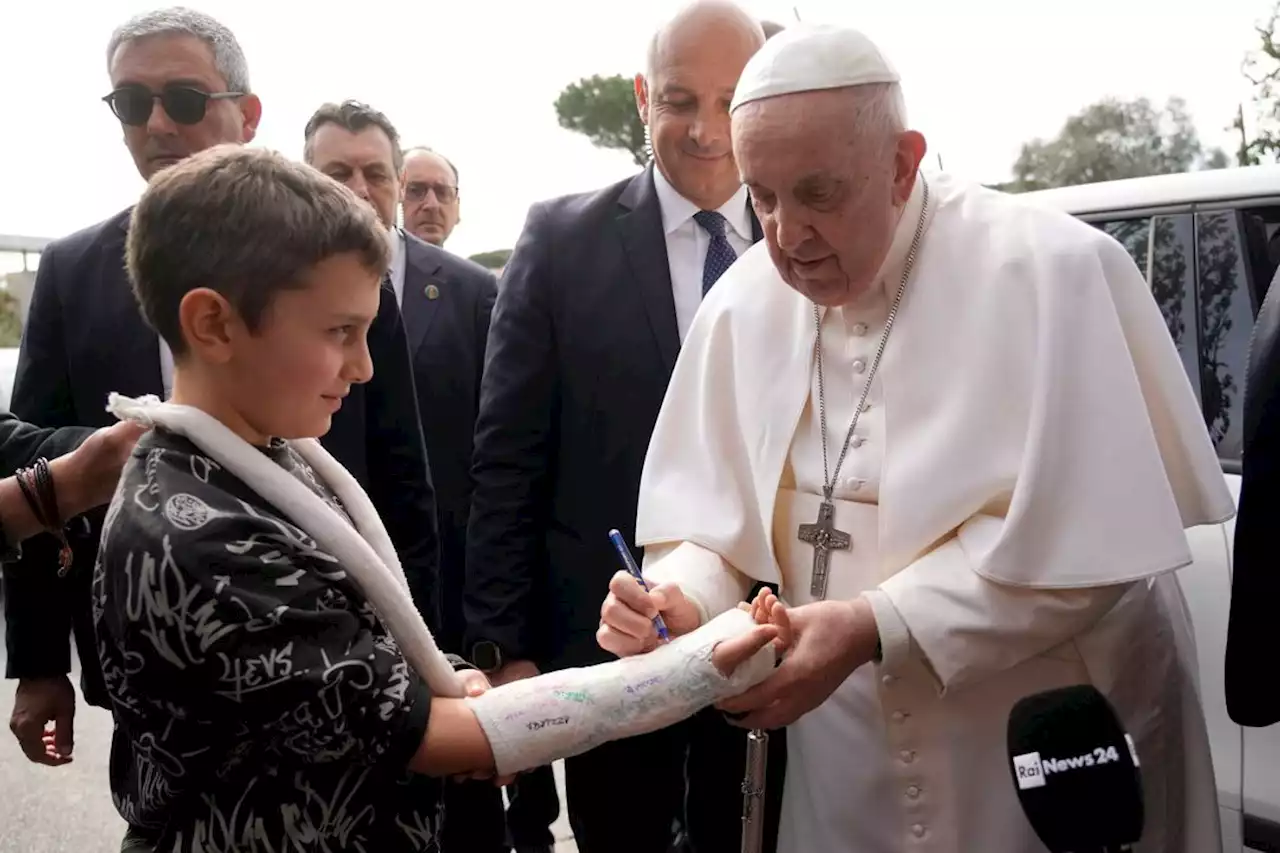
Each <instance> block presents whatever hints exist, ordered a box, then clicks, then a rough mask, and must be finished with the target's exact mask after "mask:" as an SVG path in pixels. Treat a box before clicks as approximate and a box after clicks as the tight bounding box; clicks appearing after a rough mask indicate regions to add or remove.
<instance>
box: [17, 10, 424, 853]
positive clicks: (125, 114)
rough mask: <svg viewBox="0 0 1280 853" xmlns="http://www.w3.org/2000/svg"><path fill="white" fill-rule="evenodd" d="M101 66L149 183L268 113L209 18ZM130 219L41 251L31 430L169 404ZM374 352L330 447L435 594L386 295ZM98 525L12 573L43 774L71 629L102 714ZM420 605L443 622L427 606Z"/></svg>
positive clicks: (146, 26)
mask: <svg viewBox="0 0 1280 853" xmlns="http://www.w3.org/2000/svg"><path fill="white" fill-rule="evenodd" d="M107 65H108V71H109V73H110V77H111V85H112V91H111V93H110V94H109V95H107V96H106V98H105V99H104V100H105V101H106V102H107V104H108V105H109V106H110V108H111V110H112V112H113V113H114V114H115V116H116V117H117V118H118V119H119V120H120V122H121V126H122V129H123V131H124V140H125V145H126V146H127V147H128V149H129V151H130V153H131V154H132V155H133V159H134V162H135V164H136V165H137V168H138V171H139V173H140V174H141V175H142V177H143V178H147V179H149V178H150V177H151V176H152V175H154V174H156V173H157V172H159V171H160V170H162V169H164V168H166V167H167V166H170V165H172V164H174V163H177V162H179V161H180V160H182V159H183V158H185V157H188V156H190V155H192V154H195V153H197V152H199V151H202V150H204V149H206V148H210V147H212V146H214V145H218V144H223V143H235V144H242V143H246V142H249V141H250V140H252V139H253V137H254V134H255V132H256V129H257V126H258V121H259V119H260V117H261V115H262V104H261V102H260V101H259V100H258V98H257V96H256V95H254V94H252V91H251V89H250V88H249V79H248V69H247V64H246V62H245V58H244V54H243V52H242V51H241V49H240V45H239V44H238V42H237V41H236V38H235V36H234V35H233V34H232V33H231V32H230V31H229V30H228V29H227V28H226V27H224V26H222V25H221V24H220V23H218V22H217V21H216V20H214V19H213V18H210V17H209V16H207V15H204V14H202V13H199V12H195V11H192V10H189V9H184V8H173V9H165V10H160V11H154V12H148V13H144V14H142V15H139V16H137V17H135V18H133V19H132V20H130V21H129V22H127V23H126V24H124V25H123V26H121V27H120V28H119V29H117V30H116V31H115V33H114V34H113V35H112V37H111V39H110V42H109V46H108V50H107ZM130 213H131V211H130V210H125V211H122V212H121V213H118V214H116V215H115V216H113V217H111V218H110V219H108V220H106V221H105V222H102V223H99V224H97V225H94V226H92V227H90V228H87V229H85V230H83V231H80V232H78V233H76V234H72V235H71V236H69V237H65V238H63V239H61V240H57V241H54V242H53V243H51V244H50V245H49V246H48V248H47V249H46V250H45V252H44V253H43V254H42V256H41V263H40V269H39V271H38V273H37V276H36V283H35V288H34V292H33V294H32V298H31V307H30V311H29V314H28V318H27V324H26V328H25V330H24V334H23V338H22V347H21V353H20V355H19V358H18V369H17V374H16V376H15V379H14V389H13V396H12V404H11V405H12V410H13V412H14V413H15V414H16V415H18V416H19V417H21V418H23V419H24V420H27V421H30V422H33V423H36V424H40V425H41V426H49V427H62V426H90V427H99V426H105V425H107V424H109V423H112V422H114V419H113V418H111V417H110V416H109V415H108V414H107V412H106V401H107V395H108V393H110V392H112V391H118V392H120V393H122V394H126V395H129V396H137V395H143V394H155V395H157V396H168V394H169V392H170V390H171V385H172V376H173V358H172V354H171V353H170V352H169V350H168V348H167V347H166V346H164V344H163V343H162V342H161V341H160V340H159V337H158V336H157V335H156V333H155V332H154V331H153V330H152V329H150V328H148V327H147V326H146V324H145V322H144V321H143V319H142V316H141V313H140V312H139V310H138V306H137V304H136V302H135V300H134V296H133V292H132V287H131V285H130V282H129V280H128V278H127V275H126V272H125V261H124V247H125V237H126V232H127V229H128V226H129V216H130ZM200 249H201V246H200V234H198V233H193V234H192V235H191V251H193V252H198V251H200ZM368 346H369V352H370V355H371V357H372V359H373V364H374V368H375V370H374V378H373V380H372V381H371V382H370V383H368V384H367V385H363V386H356V387H353V388H352V391H351V394H350V396H349V397H348V398H347V399H346V400H345V401H344V403H343V406H342V408H341V409H340V410H339V411H338V413H337V414H335V415H334V417H333V425H332V427H331V428H330V431H329V433H328V434H327V435H326V436H325V437H324V439H323V442H324V444H325V446H326V447H327V448H328V449H329V450H330V452H332V453H333V454H334V455H335V456H336V457H337V458H338V460H339V461H341V462H342V464H343V465H344V466H345V467H346V468H347V469H349V470H350V471H351V472H352V474H354V475H355V477H356V478H357V479H358V480H359V481H360V482H361V484H362V485H364V486H365V488H366V489H367V490H368V491H369V493H370V495H371V496H372V498H373V501H374V503H375V505H376V506H377V509H378V512H379V514H381V515H382V517H383V518H384V519H385V520H386V523H387V528H388V532H389V533H390V534H391V537H392V540H393V541H394V543H395V545H396V549H397V551H398V552H399V553H400V556H401V559H402V561H403V563H404V569H405V573H406V575H408V576H409V578H410V580H411V582H413V583H414V587H415V589H426V590H434V587H435V578H436V572H437V564H438V560H439V542H438V538H437V529H436V510H435V495H434V491H433V489H432V486H431V479H430V473H429V469H428V466H427V456H426V450H425V445H424V442H423V438H422V429H421V424H420V420H419V416H418V409H417V403H416V400H415V395H414V386H413V377H412V369H411V366H410V361H409V349H408V341H407V337H406V335H405V330H404V325H403V322H402V321H401V318H400V313H399V311H398V310H397V306H396V299H395V295H394V294H393V293H391V291H390V289H389V288H388V289H386V290H385V292H384V294H383V300H382V304H381V306H380V308H379V312H378V316H377V319H376V320H375V321H374V323H373V325H372V327H371V328H370V330H369V334H368ZM101 518H102V516H101V513H99V514H97V515H96V516H94V517H93V520H92V521H91V522H89V523H87V524H86V525H84V528H83V529H82V530H80V531H78V535H76V536H74V537H73V541H72V545H73V547H74V549H75V559H74V562H73V566H72V569H71V571H70V572H69V573H68V574H67V576H66V577H65V578H59V577H58V575H57V572H56V571H53V570H51V568H50V567H51V566H56V562H55V560H56V557H55V556H54V551H53V549H52V548H47V547H46V548H38V547H37V546H38V545H40V544H42V543H40V542H39V541H38V540H33V541H32V542H30V543H28V545H27V546H26V557H25V560H24V563H25V565H23V564H19V565H18V566H17V567H16V568H15V569H13V570H10V569H9V568H6V570H5V572H6V574H5V593H6V594H5V617H6V621H7V627H8V630H7V634H6V644H7V648H8V671H7V677H9V678H16V679H18V680H19V682H18V689H17V695H16V698H15V702H14V710H13V716H12V719H11V722H10V727H11V729H12V730H13V732H14V734H15V736H16V737H17V738H18V740H19V742H20V743H22V745H23V748H24V751H26V752H27V754H28V755H33V756H38V757H36V758H33V760H36V761H41V760H42V759H43V757H44V756H45V754H46V750H45V748H44V746H43V744H42V742H43V738H44V735H45V726H46V724H48V723H50V722H53V723H54V726H53V740H54V744H55V746H56V750H55V751H54V752H55V754H54V755H53V756H52V757H51V758H50V759H48V760H43V763H51V764H56V763H65V761H64V759H66V758H69V757H70V755H71V753H72V746H73V737H72V726H73V718H74V713H75V691H74V689H73V688H72V686H71V682H70V681H69V679H68V677H67V673H68V672H70V669H71V650H70V642H69V637H70V635H71V634H72V633H73V631H74V635H75V638H76V646H77V648H78V649H79V651H80V654H81V670H82V688H83V691H84V696H85V699H86V701H88V702H89V703H90V704H94V705H99V706H103V707H106V703H107V697H106V691H105V686H104V677H103V673H102V671H101V667H100V665H99V662H98V655H97V654H96V651H97V642H96V640H95V638H94V631H93V624H92V614H91V612H90V583H91V578H92V573H93V564H94V559H95V555H96V551H97V532H98V530H99V529H100V525H101ZM152 556H158V555H152ZM423 607H424V611H425V612H427V613H431V612H433V611H434V609H435V608H434V603H433V602H425V603H423ZM428 608H429V609H428ZM428 621H429V622H430V621H432V620H431V619H430V617H429V618H428ZM432 627H433V628H435V627H437V626H435V625H432ZM155 746H156V748H157V749H159V748H161V746H162V745H159V744H157V745H155ZM132 748H133V746H132V745H131V744H128V743H120V742H115V743H113V744H112V767H113V768H123V767H124V766H125V765H126V764H127V763H128V762H129V761H130V758H129V752H130V750H131V749H132ZM122 815H123V816H124V817H125V819H126V820H128V818H129V815H128V814H125V813H124V812H123V810H122ZM126 849H132V848H129V847H128V846H126Z"/></svg>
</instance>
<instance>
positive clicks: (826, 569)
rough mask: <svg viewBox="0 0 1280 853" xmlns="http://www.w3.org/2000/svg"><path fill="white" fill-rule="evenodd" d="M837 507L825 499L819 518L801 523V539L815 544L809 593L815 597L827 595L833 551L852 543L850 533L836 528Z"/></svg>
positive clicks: (840, 549)
mask: <svg viewBox="0 0 1280 853" xmlns="http://www.w3.org/2000/svg"><path fill="white" fill-rule="evenodd" d="M835 515H836V508H835V505H834V504H832V503H831V501H826V500H824V501H823V502H822V504H821V505H820V506H819V507H818V520H817V521H815V522H814V523H813V524H802V525H800V530H799V536H800V541H801V542H804V543H805V544H806V545H812V546H813V579H812V582H811V583H810V584H809V595H811V596H813V597H814V598H815V599H819V600H821V599H823V598H826V597H827V576H828V575H829V574H830V571H831V552H832V551H843V550H845V549H847V548H848V547H849V545H850V542H851V540H850V539H849V534H848V533H845V532H844V531H843V530H837V529H836V523H835Z"/></svg>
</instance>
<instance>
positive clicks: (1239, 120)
mask: <svg viewBox="0 0 1280 853" xmlns="http://www.w3.org/2000/svg"><path fill="white" fill-rule="evenodd" d="M1278 25H1280V2H1277V3H1276V5H1275V6H1274V7H1273V8H1272V9H1271V16H1270V17H1269V18H1268V19H1267V20H1266V21H1265V22H1264V23H1261V24H1257V25H1256V26H1255V27H1254V30H1255V31H1256V32H1257V34H1258V47H1257V48H1256V49H1255V50H1252V51H1250V52H1249V53H1247V54H1245V59H1244V66H1243V68H1242V71H1243V73H1244V76H1245V77H1246V78H1247V79H1248V80H1249V82H1250V83H1252V84H1253V112H1254V125H1255V127H1254V132H1253V138H1252V139H1250V138H1249V133H1248V130H1247V129H1246V128H1245V121H1244V116H1245V110H1244V106H1243V105H1241V107H1240V111H1239V112H1238V113H1237V114H1236V118H1235V121H1233V122H1232V123H1231V127H1230V128H1229V129H1230V130H1234V131H1235V132H1236V133H1238V134H1239V135H1240V149H1239V151H1237V153H1236V159H1237V160H1238V161H1239V162H1240V165H1241V166H1256V165H1258V164H1259V163H1262V162H1264V161H1274V160H1276V159H1280V115H1278V113H1277V110H1280V43H1277V40H1276V36H1277V33H1276V28H1277V26H1278Z"/></svg>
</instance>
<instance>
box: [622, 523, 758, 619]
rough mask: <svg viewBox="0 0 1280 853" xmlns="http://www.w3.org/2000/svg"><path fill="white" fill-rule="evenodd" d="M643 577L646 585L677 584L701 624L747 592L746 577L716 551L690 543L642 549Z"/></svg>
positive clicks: (726, 608) (673, 543)
mask: <svg viewBox="0 0 1280 853" xmlns="http://www.w3.org/2000/svg"><path fill="white" fill-rule="evenodd" d="M644 577H645V580H646V581H647V582H648V583H649V586H650V587H653V586H656V585H658V584H662V583H675V584H678V585H679V586H680V591H681V592H683V593H684V597H685V598H687V599H689V601H690V602H692V604H693V606H694V607H695V608H697V611H698V616H699V618H700V620H701V621H700V622H699V624H701V625H705V624H706V623H707V622H709V621H710V620H712V619H714V618H715V617H716V616H719V615H720V614H721V613H724V612H725V611H726V610H732V609H733V608H735V607H737V606H738V602H740V601H742V600H743V599H745V598H746V595H747V588H746V577H745V576H744V575H743V574H742V573H741V572H738V571H736V570H734V569H733V568H732V567H731V566H730V565H729V564H728V563H726V562H725V561H724V559H723V558H722V557H721V556H720V555H719V554H717V553H715V552H714V551H710V550H708V549H706V548H703V547H702V546H701V545H695V544H694V543H692V542H678V543H677V542H668V543H663V544H661V545H650V546H649V547H647V548H645V550H644Z"/></svg>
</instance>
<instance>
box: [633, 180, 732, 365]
mask: <svg viewBox="0 0 1280 853" xmlns="http://www.w3.org/2000/svg"><path fill="white" fill-rule="evenodd" d="M653 184H654V187H655V189H657V191H658V204H659V206H660V207H661V208H662V231H663V233H664V234H665V235H666V238H667V264H668V265H669V267H670V269H671V295H672V296H674V297H675V302H676V325H677V327H678V328H679V329H680V340H681V341H682V342H683V341H684V337H685V335H686V334H687V333H688V331H689V326H690V324H692V323H693V317H694V315H695V314H697V313H698V306H699V305H701V304H702V267H703V264H704V263H706V260H707V248H708V247H710V245H711V235H709V234H708V233H707V232H706V230H705V229H704V228H703V227H702V226H701V225H699V224H698V223H697V222H695V221H694V219H693V215H694V214H695V213H697V212H698V211H699V210H701V208H699V207H698V206H697V205H696V204H694V203H693V202H691V201H689V200H688V199H687V198H685V197H684V196H682V195H680V193H679V192H678V191H677V190H676V188H675V187H673V186H671V182H670V181H668V180H667V179H666V177H665V176H664V175H663V174H662V170H661V169H659V168H657V167H655V168H654V170H653ZM717 212H718V213H719V214H720V215H721V216H723V217H724V218H725V221H726V222H727V223H728V224H729V227H728V228H726V229H725V236H726V237H727V238H728V239H729V245H730V246H732V247H733V251H734V252H736V253H737V254H738V257H742V253H743V252H745V251H746V250H747V249H749V248H751V244H752V242H753V241H752V239H751V214H750V212H749V211H748V210H747V188H746V187H745V186H742V187H738V191H737V192H736V193H734V194H733V198H731V199H729V200H728V201H727V202H725V203H724V204H723V205H721V206H720V208H719V209H718V210H717Z"/></svg>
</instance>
